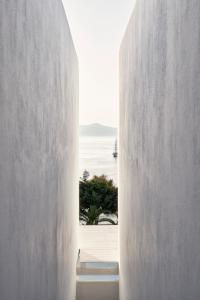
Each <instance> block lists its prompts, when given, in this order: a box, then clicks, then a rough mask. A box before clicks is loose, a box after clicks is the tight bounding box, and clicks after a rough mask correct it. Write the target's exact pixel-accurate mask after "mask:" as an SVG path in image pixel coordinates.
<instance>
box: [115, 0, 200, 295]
mask: <svg viewBox="0 0 200 300" xmlns="http://www.w3.org/2000/svg"><path fill="white" fill-rule="evenodd" d="M120 151H121V152H120V213H121V214H120V231H121V233H120V235H121V237H120V245H121V277H120V280H121V299H122V300H147V299H148V300H161V299H162V300H196V299H199V298H200V284H199V278H200V2H199V1H197V0H190V1H188V0H148V1H146V0H140V1H137V4H136V7H135V10H134V13H133V15H132V18H131V20H130V23H129V25H128V28H127V31H126V34H125V37H124V40H123V43H122V46H121V51H120Z"/></svg>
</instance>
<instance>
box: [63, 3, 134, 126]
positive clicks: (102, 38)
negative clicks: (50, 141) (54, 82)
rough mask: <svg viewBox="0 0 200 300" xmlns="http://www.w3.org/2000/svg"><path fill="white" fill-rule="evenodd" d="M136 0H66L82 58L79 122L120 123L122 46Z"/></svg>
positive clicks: (71, 27)
mask: <svg viewBox="0 0 200 300" xmlns="http://www.w3.org/2000/svg"><path fill="white" fill-rule="evenodd" d="M134 3H135V0H63V4H64V7H65V11H66V15H67V18H68V22H69V26H70V30H71V33H72V38H73V41H74V45H75V48H76V52H77V55H78V61H79V97H80V98H79V123H80V124H82V125H85V124H91V123H101V124H104V125H108V126H114V127H117V126H118V90H119V85H118V61H119V59H118V57H119V48H120V44H121V41H122V38H123V35H124V33H125V29H126V27H127V24H128V21H129V18H130V16H131V14H132V11H133V8H134Z"/></svg>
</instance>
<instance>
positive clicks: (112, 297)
mask: <svg viewBox="0 0 200 300" xmlns="http://www.w3.org/2000/svg"><path fill="white" fill-rule="evenodd" d="M76 299H77V300H118V299H119V275H79V276H77V297H76Z"/></svg>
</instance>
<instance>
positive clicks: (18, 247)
mask: <svg viewBox="0 0 200 300" xmlns="http://www.w3.org/2000/svg"><path fill="white" fill-rule="evenodd" d="M77 100H78V67H77V57H76V54H75V50H74V47H73V43H72V39H71V35H70V31H69V27H68V23H67V20H66V16H65V13H64V10H63V7H62V3H61V1H60V0H42V1H41V0H26V1H25V0H9V1H8V0H1V1H0V299H2V300H16V299H18V300H33V299H34V300H50V299H51V300H55V299H57V300H64V299H65V300H66V299H69V300H73V299H75V259H76V257H75V256H76V255H77V253H76V251H75V250H76V220H78V210H77V208H76V203H78V199H77V198H76V197H77V184H76V182H75V179H76V176H77V171H76V162H77V155H76V153H77V149H76V146H77V121H78V120H77V118H78V112H77ZM77 182H78V181H77Z"/></svg>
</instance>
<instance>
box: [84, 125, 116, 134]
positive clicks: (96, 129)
mask: <svg viewBox="0 0 200 300" xmlns="http://www.w3.org/2000/svg"><path fill="white" fill-rule="evenodd" d="M80 135H81V136H117V128H114V127H109V126H104V125H101V124H98V123H95V124H90V125H81V126H80Z"/></svg>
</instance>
